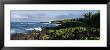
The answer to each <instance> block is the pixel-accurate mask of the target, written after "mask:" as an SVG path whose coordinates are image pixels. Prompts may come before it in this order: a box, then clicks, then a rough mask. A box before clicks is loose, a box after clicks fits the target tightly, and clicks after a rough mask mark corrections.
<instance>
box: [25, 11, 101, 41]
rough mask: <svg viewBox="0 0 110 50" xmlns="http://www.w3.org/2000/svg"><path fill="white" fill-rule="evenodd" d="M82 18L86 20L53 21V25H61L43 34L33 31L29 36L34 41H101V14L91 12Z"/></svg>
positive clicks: (48, 29)
mask: <svg viewBox="0 0 110 50" xmlns="http://www.w3.org/2000/svg"><path fill="white" fill-rule="evenodd" d="M82 16H83V17H84V18H75V19H64V20H56V21H52V23H56V24H61V25H59V26H57V27H47V28H45V30H42V31H41V32H40V31H36V30H33V31H32V33H30V34H29V35H27V36H30V35H31V36H30V38H32V37H34V39H38V40H99V39H100V12H98V13H95V14H92V12H89V13H85V14H83V15H82ZM23 37H24V36H23ZM25 37H26V36H25ZM26 38H27V37H26ZM27 39H29V38H27Z"/></svg>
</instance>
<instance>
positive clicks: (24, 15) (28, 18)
mask: <svg viewBox="0 0 110 50" xmlns="http://www.w3.org/2000/svg"><path fill="white" fill-rule="evenodd" d="M87 12H97V10H96V11H92V10H91V11H90V10H72V11H69V10H61V11H57V10H51V11H49V10H39V11H38V10H36V11H31V10H27V11H20V10H12V11H11V22H44V21H47V22H48V21H52V20H59V19H66V18H78V17H81V15H82V14H84V13H87Z"/></svg>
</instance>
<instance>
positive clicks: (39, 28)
mask: <svg viewBox="0 0 110 50" xmlns="http://www.w3.org/2000/svg"><path fill="white" fill-rule="evenodd" d="M34 29H35V30H39V31H42V28H41V27H38V28H29V29H25V30H34Z"/></svg>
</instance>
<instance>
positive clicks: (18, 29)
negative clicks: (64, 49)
mask: <svg viewBox="0 0 110 50" xmlns="http://www.w3.org/2000/svg"><path fill="white" fill-rule="evenodd" d="M55 26H58V25H56V24H52V23H40V22H11V26H10V29H11V30H10V33H11V34H15V33H24V34H25V33H28V32H29V31H32V30H33V29H36V30H40V31H41V30H42V28H44V27H55Z"/></svg>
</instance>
